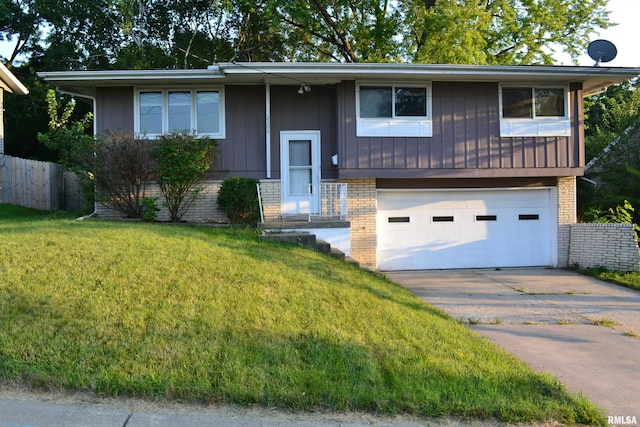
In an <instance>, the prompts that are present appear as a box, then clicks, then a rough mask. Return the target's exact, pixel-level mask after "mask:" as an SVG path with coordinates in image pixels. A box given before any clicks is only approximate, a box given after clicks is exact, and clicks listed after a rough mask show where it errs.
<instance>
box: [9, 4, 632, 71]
mask: <svg viewBox="0 0 640 427" xmlns="http://www.w3.org/2000/svg"><path fill="white" fill-rule="evenodd" d="M608 10H610V11H611V14H610V15H609V18H610V21H611V22H614V23H617V24H618V25H616V26H613V27H611V28H608V29H606V30H600V32H599V34H594V35H593V36H592V40H596V39H605V40H609V41H610V42H612V43H613V44H614V45H615V46H616V48H617V49H618V55H617V56H616V58H615V59H614V60H613V61H611V62H608V63H606V64H604V63H603V64H601V65H602V66H611V67H640V46H638V44H639V43H640V21H639V20H638V17H640V0H609V4H608ZM12 47H13V46H11V45H8V44H7V43H6V42H0V55H2V56H4V57H7V56H9V55H10V54H11V49H12ZM556 58H557V62H558V64H559V65H573V64H572V62H571V59H570V58H569V57H568V56H566V55H562V54H557V55H556ZM578 65H583V66H592V65H594V61H593V59H591V58H590V57H589V56H588V55H587V54H586V52H585V54H584V55H583V56H581V57H580V58H578Z"/></svg>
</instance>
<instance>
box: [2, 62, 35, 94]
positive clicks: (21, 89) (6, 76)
mask: <svg viewBox="0 0 640 427" xmlns="http://www.w3.org/2000/svg"><path fill="white" fill-rule="evenodd" d="M0 79H1V80H2V81H3V82H4V83H5V84H6V85H7V87H8V88H9V89H10V92H11V93H15V94H18V95H26V94H28V93H29V89H27V88H26V87H25V86H24V85H23V84H22V83H21V82H20V80H18V78H17V77H16V76H14V75H13V73H12V72H11V71H9V69H8V68H7V67H5V66H4V64H3V63H2V62H0Z"/></svg>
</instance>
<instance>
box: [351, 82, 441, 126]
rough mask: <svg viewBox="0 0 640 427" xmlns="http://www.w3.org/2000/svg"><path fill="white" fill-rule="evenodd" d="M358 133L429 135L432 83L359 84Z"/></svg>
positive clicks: (357, 99) (357, 95)
mask: <svg viewBox="0 0 640 427" xmlns="http://www.w3.org/2000/svg"><path fill="white" fill-rule="evenodd" d="M356 109H357V111H356V114H357V135H358V136H422V137H424V136H432V134H433V131H432V121H431V85H429V84H424V85H400V84H399V85H389V84H370V83H361V84H359V85H358V88H357V93H356Z"/></svg>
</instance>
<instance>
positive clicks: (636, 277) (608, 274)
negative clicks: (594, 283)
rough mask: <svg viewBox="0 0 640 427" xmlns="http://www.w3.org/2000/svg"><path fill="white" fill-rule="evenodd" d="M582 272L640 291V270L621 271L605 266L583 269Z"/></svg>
mask: <svg viewBox="0 0 640 427" xmlns="http://www.w3.org/2000/svg"><path fill="white" fill-rule="evenodd" d="M580 272H581V273H583V274H587V275H589V276H592V277H596V278H598V279H600V280H604V281H607V282H611V283H616V284H618V285H622V286H626V287H627V288H631V289H635V290H637V291H640V272H637V271H635V272H630V273H621V272H615V271H609V270H607V269H604V268H587V269H581V270H580Z"/></svg>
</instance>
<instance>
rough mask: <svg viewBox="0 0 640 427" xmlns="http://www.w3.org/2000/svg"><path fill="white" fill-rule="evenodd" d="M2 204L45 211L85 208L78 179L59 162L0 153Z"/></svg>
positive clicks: (0, 200) (0, 198)
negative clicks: (41, 160)
mask: <svg viewBox="0 0 640 427" xmlns="http://www.w3.org/2000/svg"><path fill="white" fill-rule="evenodd" d="M0 203H6V204H11V205H18V206H25V207H28V208H34V209H41V210H46V211H55V210H66V211H77V210H81V209H82V208H83V207H84V201H83V198H82V192H81V191H80V185H79V182H78V178H77V176H76V175H75V174H74V173H73V172H67V171H64V170H63V169H62V166H61V165H59V164H56V163H50V162H40V161H37V160H27V159H21V158H19V157H11V156H7V155H4V154H0Z"/></svg>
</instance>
